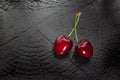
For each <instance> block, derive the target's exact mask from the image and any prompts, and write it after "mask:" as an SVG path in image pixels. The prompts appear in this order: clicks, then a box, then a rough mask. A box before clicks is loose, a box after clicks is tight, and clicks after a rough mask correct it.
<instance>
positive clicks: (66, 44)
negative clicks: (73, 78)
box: [54, 12, 93, 58]
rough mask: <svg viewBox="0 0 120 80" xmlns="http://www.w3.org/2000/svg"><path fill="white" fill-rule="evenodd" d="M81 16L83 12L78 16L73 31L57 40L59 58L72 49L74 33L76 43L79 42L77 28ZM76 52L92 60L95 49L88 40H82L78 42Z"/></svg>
mask: <svg viewBox="0 0 120 80" xmlns="http://www.w3.org/2000/svg"><path fill="white" fill-rule="evenodd" d="M80 15H81V12H79V13H77V14H76V18H75V23H74V27H73V29H72V31H71V32H70V33H69V35H68V36H65V35H60V36H58V37H57V39H56V40H55V44H54V50H55V54H56V55H58V56H62V55H65V54H67V53H68V52H69V51H70V50H71V49H72V46H73V41H72V40H71V39H70V36H71V35H72V33H73V32H75V38H76V41H77V42H78V37H77V32H76V27H77V24H78V22H79V18H80ZM75 52H76V53H77V54H78V55H79V56H81V57H84V58H90V57H91V56H92V54H93V47H92V45H91V43H90V42H89V41H88V40H85V39H82V40H80V41H79V42H78V44H77V46H76V47H75Z"/></svg>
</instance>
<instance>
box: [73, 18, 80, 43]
mask: <svg viewBox="0 0 120 80" xmlns="http://www.w3.org/2000/svg"><path fill="white" fill-rule="evenodd" d="M79 20H80V16H78V18H77V21H76V23H75V27H74V28H75V39H76V41H77V42H78V41H79V39H78V35H77V31H76V28H77V25H78V22H79Z"/></svg>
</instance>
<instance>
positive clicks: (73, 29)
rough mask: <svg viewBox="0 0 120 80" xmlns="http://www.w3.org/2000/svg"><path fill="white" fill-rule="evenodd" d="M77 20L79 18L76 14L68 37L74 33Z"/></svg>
mask: <svg viewBox="0 0 120 80" xmlns="http://www.w3.org/2000/svg"><path fill="white" fill-rule="evenodd" d="M76 20H77V16H75V21H74V26H73V28H72V30H71V32H70V33H69V34H68V36H67V37H70V36H71V35H72V33H73V32H74V31H75V24H76Z"/></svg>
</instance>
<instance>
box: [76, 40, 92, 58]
mask: <svg viewBox="0 0 120 80" xmlns="http://www.w3.org/2000/svg"><path fill="white" fill-rule="evenodd" d="M75 51H76V53H77V54H78V55H79V56H81V57H84V58H90V57H91V56H92V54H93V47H92V44H91V43H90V42H89V41H88V40H85V39H82V40H80V41H79V43H78V45H77V46H76V47H75Z"/></svg>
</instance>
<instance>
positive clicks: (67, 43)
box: [54, 35, 73, 56]
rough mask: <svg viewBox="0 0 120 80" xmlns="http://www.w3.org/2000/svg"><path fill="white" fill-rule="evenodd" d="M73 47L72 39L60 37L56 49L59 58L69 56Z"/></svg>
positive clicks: (56, 41) (56, 42) (55, 45)
mask: <svg viewBox="0 0 120 80" xmlns="http://www.w3.org/2000/svg"><path fill="white" fill-rule="evenodd" d="M72 46H73V42H72V40H71V39H69V38H68V37H66V36H65V35H60V36H58V37H57V39H56V40H55V44H54V49H55V53H56V55H58V56H61V55H65V54H67V53H68V52H69V51H70V50H71V48H72Z"/></svg>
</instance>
